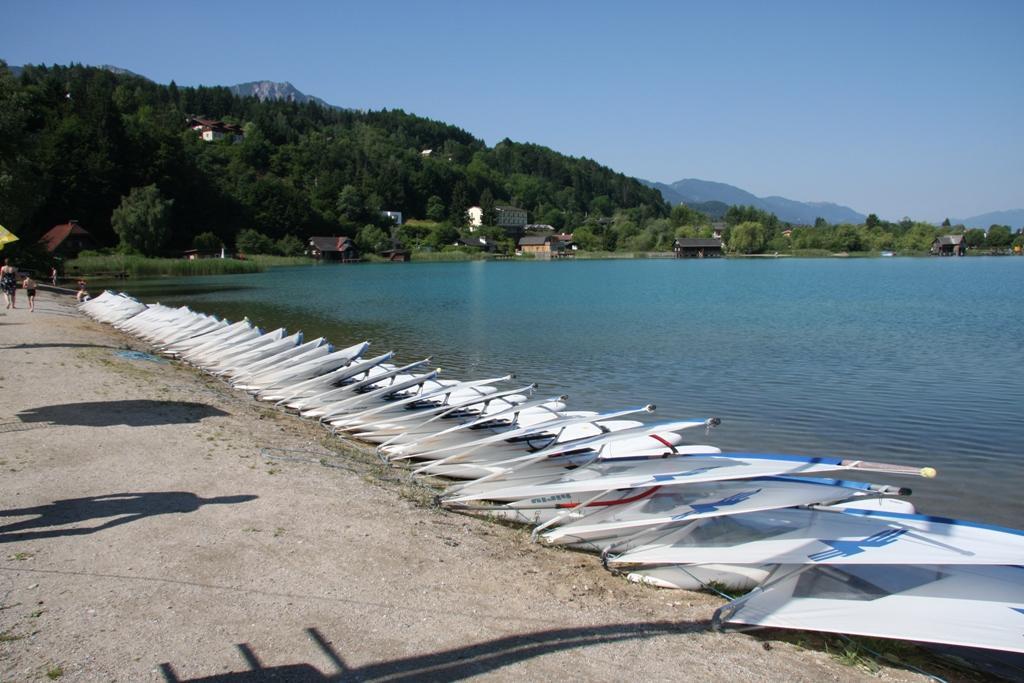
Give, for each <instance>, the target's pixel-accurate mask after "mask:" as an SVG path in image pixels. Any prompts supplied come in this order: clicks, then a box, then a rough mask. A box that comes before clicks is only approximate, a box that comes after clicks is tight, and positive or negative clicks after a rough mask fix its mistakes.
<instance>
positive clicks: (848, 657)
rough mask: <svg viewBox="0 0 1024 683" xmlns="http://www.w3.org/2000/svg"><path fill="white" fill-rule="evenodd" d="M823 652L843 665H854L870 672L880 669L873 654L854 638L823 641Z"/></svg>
mask: <svg viewBox="0 0 1024 683" xmlns="http://www.w3.org/2000/svg"><path fill="white" fill-rule="evenodd" d="M825 652H826V653H827V654H828V655H829V656H830V657H832V659H834V660H835V661H837V662H839V663H840V664H842V665H843V666H851V667H856V668H858V669H862V670H864V671H867V672H868V673H872V674H874V673H878V671H879V670H880V669H881V667H879V666H878V662H876V661H875V658H874V656H873V655H871V654H870V653H868V652H867V651H866V650H865V649H864V648H863V647H862V646H861V644H860V643H858V642H857V641H855V640H833V641H831V642H829V641H825Z"/></svg>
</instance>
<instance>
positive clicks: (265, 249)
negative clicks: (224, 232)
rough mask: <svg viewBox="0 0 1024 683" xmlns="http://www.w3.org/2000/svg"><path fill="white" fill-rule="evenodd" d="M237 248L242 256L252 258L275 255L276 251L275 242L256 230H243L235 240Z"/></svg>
mask: <svg viewBox="0 0 1024 683" xmlns="http://www.w3.org/2000/svg"><path fill="white" fill-rule="evenodd" d="M235 247H236V248H237V249H238V252H239V253H240V254H244V255H246V256H252V255H253V254H273V253H274V251H275V245H274V241H273V240H272V239H270V238H269V237H267V236H266V235H264V234H263V233H261V232H257V231H256V230H242V231H241V232H240V233H238V237H237V238H236V239H235Z"/></svg>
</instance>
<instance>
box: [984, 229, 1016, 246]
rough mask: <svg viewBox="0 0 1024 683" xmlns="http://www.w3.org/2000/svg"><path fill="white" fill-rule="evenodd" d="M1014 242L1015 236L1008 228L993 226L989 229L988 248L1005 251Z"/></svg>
mask: <svg viewBox="0 0 1024 683" xmlns="http://www.w3.org/2000/svg"><path fill="white" fill-rule="evenodd" d="M1012 240H1013V234H1012V233H1011V232H1010V228H1009V227H1008V226H1005V225H993V226H992V227H990V228H989V229H988V239H987V241H988V246H990V247H993V248H994V249H1005V248H1006V247H1008V246H1010V242H1011V241H1012Z"/></svg>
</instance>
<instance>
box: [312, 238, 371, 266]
mask: <svg viewBox="0 0 1024 683" xmlns="http://www.w3.org/2000/svg"><path fill="white" fill-rule="evenodd" d="M309 255H310V256H312V257H313V258H315V259H316V260H318V261H320V260H323V261H341V262H342V263H351V262H354V261H358V260H359V252H358V251H357V250H356V243H355V242H353V241H352V238H351V237H336V236H332V237H310V238H309Z"/></svg>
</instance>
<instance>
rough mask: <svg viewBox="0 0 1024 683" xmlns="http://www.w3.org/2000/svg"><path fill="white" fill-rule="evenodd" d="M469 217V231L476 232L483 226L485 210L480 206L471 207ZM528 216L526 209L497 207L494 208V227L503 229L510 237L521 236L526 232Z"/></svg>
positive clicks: (467, 213)
mask: <svg viewBox="0 0 1024 683" xmlns="http://www.w3.org/2000/svg"><path fill="white" fill-rule="evenodd" d="M466 215H467V216H469V231H470V232H475V231H476V229H477V228H479V227H481V226H483V223H484V210H483V209H481V208H480V207H479V206H471V207H469V208H468V209H466ZM526 220H527V215H526V209H520V208H519V207H517V206H496V207H494V225H495V226H496V227H499V228H501V229H502V230H504V231H505V233H506V234H508V235H512V236H515V235H521V234H523V232H524V231H525V230H526V228H527V225H526Z"/></svg>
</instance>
